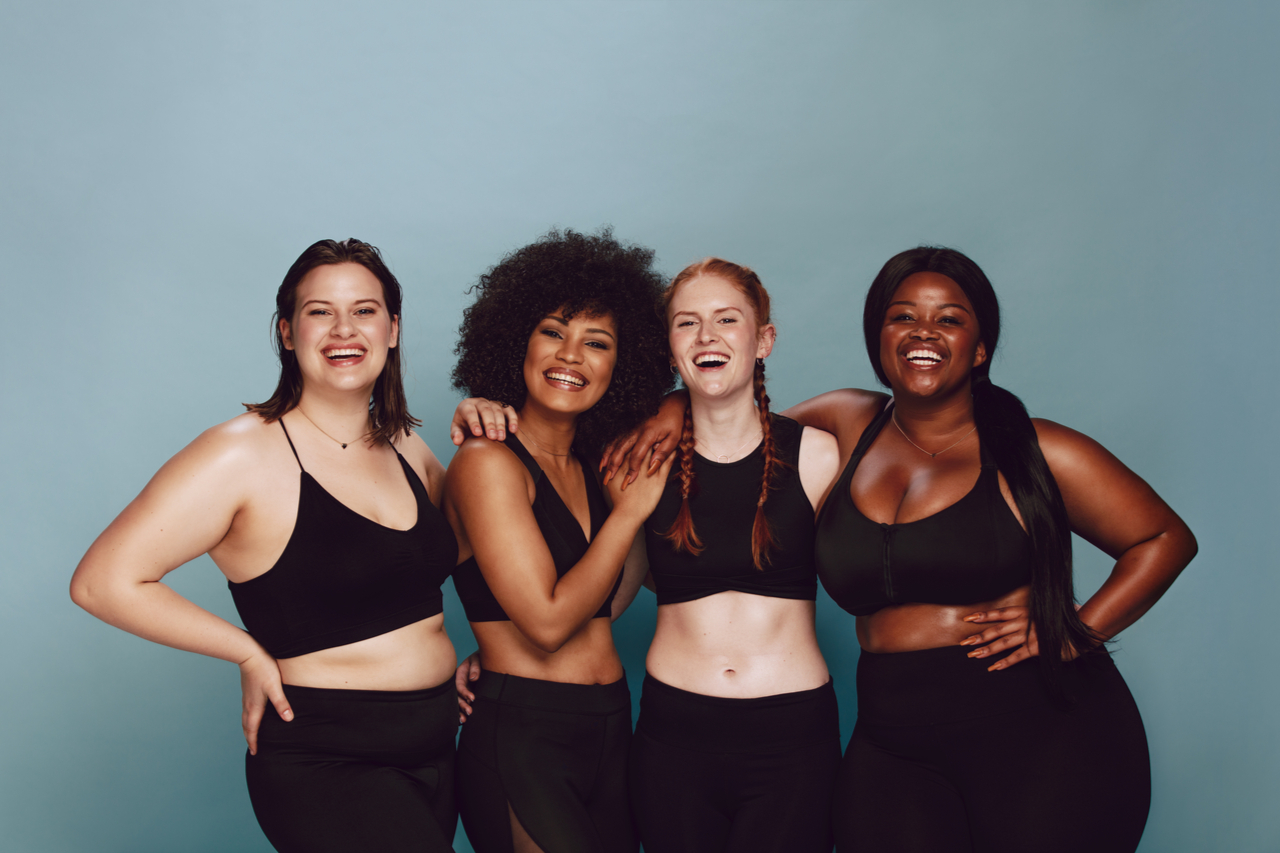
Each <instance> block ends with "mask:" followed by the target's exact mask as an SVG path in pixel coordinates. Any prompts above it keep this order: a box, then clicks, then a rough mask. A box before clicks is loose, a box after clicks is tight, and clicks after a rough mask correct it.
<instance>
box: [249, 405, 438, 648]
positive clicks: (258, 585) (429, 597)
mask: <svg viewBox="0 0 1280 853" xmlns="http://www.w3.org/2000/svg"><path fill="white" fill-rule="evenodd" d="M280 427H281V428H282V429H283V428H284V421H281V422H280ZM284 434H285V438H286V439H288V441H289V448H290V449H291V450H293V455H294V458H295V459H298V450H297V448H295V447H294V446H293V439H291V438H289V430H287V429H285V431H284ZM393 449H394V448H393ZM396 458H397V459H399V460H400V467H401V468H403V469H404V476H405V479H407V480H408V481H409V487H410V488H411V489H413V496H414V498H416V500H417V504H418V520H417V521H416V522H415V523H414V525H413V527H411V528H409V529H408V530H396V529H394V528H391V527H383V526H382V525H381V524H378V523H377V522H376V521H372V520H370V519H368V518H365V517H364V516H363V515H361V514H360V513H358V512H356V511H355V510H353V509H351V508H350V507H348V506H346V505H345V504H343V503H341V502H339V501H338V499H337V498H335V497H334V496H333V495H331V494H329V493H328V492H326V491H325V490H324V487H323V486H321V485H320V484H319V483H318V482H316V480H315V478H314V477H312V476H311V475H310V474H308V473H307V472H306V469H304V468H303V467H302V460H301V459H298V469H299V471H300V473H299V477H300V480H301V482H300V486H299V491H298V515H297V520H296V521H294V524H293V535H291V536H290V537H289V542H288V544H287V545H285V547H284V553H282V554H281V555H280V559H278V560H276V564H275V565H274V566H272V567H271V568H270V569H268V570H267V571H266V572H265V573H264V574H261V575H258V576H257V577H256V578H251V579H250V580H247V581H244V582H243V583H231V582H228V583H227V586H229V587H230V588H231V597H232V599H234V600H235V603H236V610H238V611H239V612H240V619H241V620H242V621H243V622H244V626H245V629H246V630H247V631H248V632H249V633H250V634H251V635H253V638H254V639H255V640H257V641H258V642H259V643H261V644H262V647H263V648H265V649H266V650H267V651H268V652H270V653H271V655H272V656H274V657H277V658H292V657H297V656H298V655H305V654H309V653H311V652H318V651H320V650H321V649H331V648H333V647H334V646H345V645H347V644H348V643H355V642H358V641H360V640H367V639H369V638H370V637H376V636H378V635H380V634H385V633H387V632H388V631H394V630H395V629H397V628H403V627H404V626H405V625H410V624H412V623H414V622H417V621H419V620H422V619H426V618H427V617H429V616H435V615H436V614H437V613H440V612H441V604H442V598H441V595H440V585H441V584H442V583H444V580H445V578H447V577H449V573H450V572H451V571H452V570H453V565H454V563H456V562H457V561H458V540H457V539H456V538H455V537H454V535H453V529H452V528H450V527H449V523H448V522H447V521H445V519H444V516H443V515H442V514H441V513H440V511H439V510H438V509H436V508H435V506H433V505H432V503H431V498H430V496H429V495H428V494H427V490H426V489H425V488H424V487H423V485H422V481H421V480H420V479H418V475H417V474H416V473H414V470H413V469H412V468H411V467H409V463H408V462H405V461H404V457H403V456H401V455H400V452H399V451H396Z"/></svg>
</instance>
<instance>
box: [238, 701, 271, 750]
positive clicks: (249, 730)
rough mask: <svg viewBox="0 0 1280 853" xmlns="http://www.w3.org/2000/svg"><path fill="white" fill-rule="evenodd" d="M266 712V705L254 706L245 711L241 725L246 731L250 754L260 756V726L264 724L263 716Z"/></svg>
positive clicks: (245, 737)
mask: <svg viewBox="0 0 1280 853" xmlns="http://www.w3.org/2000/svg"><path fill="white" fill-rule="evenodd" d="M265 710H266V706H265V705H254V706H252V707H250V708H245V709H244V714H243V715H241V719H240V724H241V727H242V728H243V729H244V739H245V742H246V743H248V744H249V754H250V755H257V754H258V726H259V724H260V723H261V722H262V714H263V712H264V711H265Z"/></svg>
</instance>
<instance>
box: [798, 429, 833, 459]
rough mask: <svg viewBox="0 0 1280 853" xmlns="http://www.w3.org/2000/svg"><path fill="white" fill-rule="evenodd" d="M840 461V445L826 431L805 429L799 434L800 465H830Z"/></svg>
mask: <svg viewBox="0 0 1280 853" xmlns="http://www.w3.org/2000/svg"><path fill="white" fill-rule="evenodd" d="M839 461H840V443H839V442H838V441H836V437H835V436H834V435H832V434H831V433H829V432H827V431H826V430H821V429H817V428H815V427H808V426H807V427H805V428H804V431H803V432H802V433H800V464H801V465H802V466H803V465H805V464H806V463H807V464H810V465H814V464H816V465H826V464H829V465H832V466H834V465H835V464H836V463H837V462H839Z"/></svg>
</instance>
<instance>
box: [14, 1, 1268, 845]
mask: <svg viewBox="0 0 1280 853" xmlns="http://www.w3.org/2000/svg"><path fill="white" fill-rule="evenodd" d="M0 20H2V24H0V75H2V77H0V79H2V80H3V86H0V281H3V302H2V303H0V305H2V308H0V310H2V311H3V316H4V317H5V318H6V320H7V322H6V323H5V328H4V330H3V338H4V340H5V343H4V344H0V347H3V349H4V355H3V356H0V365H3V366H0V383H2V385H3V397H2V399H3V417H0V462H2V464H3V473H2V476H3V485H4V497H3V498H2V499H0V500H2V501H3V512H0V537H2V541H3V555H4V557H3V560H4V568H3V571H2V572H0V648H3V649H4V654H3V658H2V660H3V662H2V663H0V667H2V669H0V685H2V687H0V721H3V728H2V729H0V847H3V849H5V850H10V851H41V853H44V851H49V853H54V851H89V850H91V851H95V853H110V851H130V853H145V851H176V850H182V851H219V853H222V851H237V850H244V851H262V850H266V849H268V848H267V845H266V843H265V841H263V840H262V838H261V836H260V834H259V832H258V829H257V826H256V825H255V823H254V820H253V816H252V813H251V811H250V808H249V803H248V799H247V797H246V795H245V791H244V783H243V779H242V776H241V762H242V758H241V756H242V752H243V743H242V741H241V736H240V730H239V713H238V703H239V690H238V683H237V674H236V671H235V668H234V667H232V666H230V665H228V664H225V663H223V662H220V661H213V660H207V659H201V658H198V657H196V656H194V655H189V654H185V653H181V652H176V651H173V650H170V649H166V648H162V647H159V646H154V645H151V644H149V643H146V642H144V641H142V640H139V639H137V638H134V637H131V636H128V635H126V634H123V633H121V632H119V631H117V630H115V629H114V628H110V627H107V626H106V625H103V624H101V623H99V622H97V621H95V620H94V619H92V618H91V617H89V616H88V615H86V614H84V613H82V612H80V611H79V610H77V609H76V608H75V607H74V606H73V605H72V604H71V602H70V601H69V600H68V598H67V595H66V584H67V580H68V578H69V576H70V573H71V570H72V568H73V567H74V566H75V564H76V561H77V560H78V559H79V557H80V555H81V554H82V553H83V551H84V550H85V548H86V547H88V545H89V543H90V542H91V541H92V539H93V537H94V536H95V535H96V534H97V533H98V531H100V530H101V529H102V528H103V527H104V526H105V525H106V524H107V523H108V522H109V521H110V520H111V518H112V517H113V516H114V515H115V514H116V513H117V512H118V511H119V510H120V509H121V508H122V507H123V506H124V505H125V503H126V502H127V501H128V500H129V499H130V498H131V497H132V496H133V495H134V494H136V493H137V491H138V490H139V489H140V488H141V487H142V485H143V484H144V483H145V482H146V481H147V479H148V477H149V476H150V475H151V474H152V472H154V470H155V469H156V468H158V467H159V466H160V464H161V463H163V462H164V460H165V459H166V458H168V457H169V456H170V455H172V454H173V453H174V452H175V451H177V450H178V449H179V448H180V447H182V446H183V445H184V444H185V443H186V442H188V441H190V440H191V439H192V438H193V437H194V436H195V435H196V434H197V433H198V432H199V431H200V430H202V429H203V428H205V427H207V426H209V425H210V424H213V423H216V422H219V421H222V420H225V419H227V418H230V417H232V416H234V415H235V414H237V413H238V412H239V411H241V410H240V407H239V403H241V402H242V401H255V400H261V399H263V398H264V397H266V396H267V395H268V394H269V392H270V390H271V388H272V387H273V383H274V370H275V368H274V361H273V357H272V355H271V353H270V350H269V346H268V337H267V333H268V317H269V315H270V313H271V309H272V294H273V292H274V289H275V287H276V285H277V284H278V283H279V280H280V278H281V276H282V275H283V273H284V271H285V269H286V268H287V267H288V265H289V264H290V262H291V261H292V260H293V258H294V257H295V256H296V255H297V254H298V252H300V251H301V250H302V248H304V247H305V246H306V245H308V244H309V243H311V242H312V241H313V240H315V239H318V238H320V237H338V238H340V237H347V236H358V237H361V238H363V239H366V240H369V241H371V242H373V243H375V244H377V245H378V246H380V247H381V248H382V249H383V250H384V252H385V253H386V255H387V257H388V259H389V260H390V263H391V265H392V267H393V269H394V270H395V271H396V272H397V274H398V275H399V276H400V279H401V281H402V282H404V284H405V286H406V289H407V295H406V307H405V317H404V321H405V343H406V352H407V356H408V360H409V365H410V370H409V375H408V383H409V393H410V400H411V403H412V406H413V410H414V411H415V412H416V413H417V414H418V415H420V416H421V417H422V418H423V419H424V421H425V424H424V427H423V435H424V436H425V437H426V439H427V441H428V442H429V443H430V444H431V445H432V447H433V448H435V449H436V451H437V453H440V454H441V455H442V456H443V457H445V458H447V457H448V456H449V455H450V451H451V449H452V448H451V446H450V445H449V442H448V439H447V435H446V432H445V425H446V423H447V419H448V416H449V414H450V412H451V411H452V409H453V405H454V401H455V396H454V394H453V393H452V392H451V391H450V390H449V388H448V387H447V374H448V370H449V368H450V365H451V352H450V351H451V348H452V346H453V341H454V335H455V330H456V328H457V323H458V319H459V314H460V311H461V308H462V306H463V305H464V303H465V301H466V297H465V296H464V293H463V291H464V289H465V288H466V287H467V286H468V285H469V284H470V283H471V281H472V280H473V279H474V278H475V276H476V275H477V274H478V273H479V272H480V271H481V270H482V269H483V268H484V267H485V266H487V265H488V264H490V263H492V262H493V261H495V260H496V259H497V258H498V257H499V256H500V255H501V254H502V253H503V252H505V251H507V250H509V249H511V248H514V247H515V246H517V245H520V244H522V243H524V242H527V241H528V240H530V239H532V238H534V237H536V236H537V235H539V234H540V233H542V232H543V231H545V230H546V229H547V228H548V227H550V226H552V225H560V226H571V227H575V228H582V229H592V228H595V227H596V226H598V225H600V224H602V223H612V224H613V225H614V226H615V228H616V232H617V234H618V235H619V236H621V237H624V238H628V239H632V240H636V241H639V242H642V243H645V244H647V245H649V246H652V247H653V248H654V249H656V250H657V252H658V255H659V259H660V263H661V265H662V267H663V268H664V269H665V270H667V271H668V272H675V271H677V270H679V269H680V268H681V267H683V266H684V265H685V264H686V263H688V262H690V261H692V260H695V259H697V258H699V257H702V256H704V255H708V254H718V255H722V256H725V257H728V258H732V259H734V260H737V261H741V262H743V263H747V264H750V265H751V266H753V267H755V268H756V269H757V270H758V271H759V272H760V273H761V275H762V277H763V279H764V281H765V283H766V284H767V285H768V286H769V287H770V289H771V291H772V293H773V295H774V299H775V304H776V305H777V314H776V316H777V322H778V326H779V331H780V338H779V345H778V347H777V349H776V350H775V355H774V358H773V360H772V361H771V362H770V376H771V391H772V392H773V397H774V398H775V402H777V403H780V404H782V405H786V404H788V403H791V402H795V401H798V400H800V399H803V398H805V397H807V396H810V395H812V394H815V393H818V392H821V391H824V390H828V389H830V388H833V387H843V386H849V385H860V386H867V387H871V384H872V383H873V382H874V379H873V377H872V375H871V372H870V370H869V369H868V367H867V365H866V357H865V355H864V353H863V351H862V344H861V341H860V336H859V332H858V317H859V311H860V304H861V296H862V293H863V292H864V290H865V288H866V285H867V284H868V283H869V281H870V279H871V278H872V276H873V275H874V274H875V272H876V270H877V269H878V268H879V266H880V264H881V263H883V261H884V260H885V259H886V258H888V257H889V256H890V255H892V254H893V253H895V252H897V251H899V250H901V249H903V248H906V247H909V246H912V245H916V244H918V243H921V242H930V243H941V244H946V245H950V246H955V247H958V248H960V249H963V250H964V251H966V252H968V253H969V254H971V255H972V257H974V258H975V259H976V260H977V261H978V262H979V263H980V264H981V265H982V266H983V267H984V268H985V269H986V270H987V272H988V273H989V274H990V276H991V278H992V279H993V281H994V282H995V284H996V287H997V289H998V291H999V292H1000V294H1001V296H1002V298H1003V300H1004V304H1005V306H1006V310H1007V312H1008V323H1007V337H1006V338H1005V341H1004V346H1003V347H1002V353H1001V355H1000V356H999V357H998V359H997V361H996V364H995V369H994V371H993V374H994V377H995V378H996V380H997V381H998V382H1000V383H1001V384H1004V385H1006V386H1007V387H1009V388H1011V389H1013V390H1015V391H1016V392H1018V393H1020V394H1021V395H1022V396H1023V398H1024V399H1025V400H1026V402H1027V403H1028V405H1029V407H1030V408H1031V409H1032V411H1033V413H1034V414H1037V415H1040V416H1044V417H1048V418H1052V419H1055V420H1060V421H1062V422H1065V423H1067V424H1070V425H1072V426H1074V427H1076V428H1078V429H1081V430H1083V431H1084V432H1086V433H1088V434H1090V435H1092V436H1094V437H1095V438H1097V439H1099V440H1100V441H1102V442H1103V443H1104V444H1105V445H1107V446H1108V447H1109V448H1111V449H1112V450H1113V451H1114V452H1116V453H1117V454H1118V455H1119V456H1120V457H1121V458H1122V459H1124V460H1125V461H1126V462H1127V463H1129V464H1130V465H1131V466H1132V467H1133V468H1134V469H1136V470H1137V471H1138V472H1139V473H1141V474H1142V475H1143V476H1145V477H1146V478H1147V479H1148V480H1150V481H1151V482H1152V483H1153V485H1154V486H1155V487H1156V488H1157V489H1158V490H1159V491H1160V492H1161V493H1162V494H1163V495H1164V496H1165V497H1166V498H1167V499H1168V500H1169V502H1170V503H1171V504H1173V505H1174V507H1175V508H1177V509H1178V510H1179V511H1180V512H1181V513H1182V514H1183V516H1184V517H1185V518H1186V519H1187V521H1188V522H1189V523H1190V524H1191V526H1192V527H1193V528H1194V529H1195V531H1196V533H1197V534H1198V535H1199V537H1200V542H1201V555H1200V557H1199V558H1198V559H1197V560H1196V562H1195V563H1194V564H1193V565H1192V567H1191V569H1190V570H1189V571H1188V573H1187V574H1186V576H1185V577H1184V578H1183V579H1182V580H1180V581H1179V582H1178V584H1177V585H1176V586H1175V587H1174V588H1173V590H1172V591H1171V592H1170V593H1169V594H1168V595H1167V596H1166V597H1165V599H1164V600H1163V601H1162V602H1161V603H1160V604H1159V606H1157V607H1156V608H1155V610H1154V611H1152V613H1150V614H1149V615H1148V616H1146V617H1145V618H1144V619H1143V620H1142V621H1141V622H1139V623H1138V624H1137V625H1136V626H1134V627H1133V628H1131V629H1130V630H1129V631H1128V632H1126V633H1125V634H1124V635H1123V637H1122V639H1121V642H1120V643H1119V650H1118V653H1117V659H1118V661H1119V664H1120V666H1121V669H1122V671H1123V672H1124V673H1125V675H1126V677H1127V678H1128V679H1129V683H1130V684H1131V686H1132V688H1133V691H1134V693H1135V694H1136V696H1137V698H1138V701H1139V704H1140V706H1141V708H1142V710H1143V714H1144V716H1145V719H1146V722H1147V727H1148V732H1149V736H1150V741H1151V753H1152V764H1153V771H1154V783H1155V785H1154V790H1155V800H1154V804H1153V807H1152V812H1151V821H1150V824H1149V826H1148V830H1147V835H1146V840H1145V842H1144V844H1143V848H1142V849H1143V850H1144V851H1147V853H1157V851H1160V852H1161V853H1162V851H1197V853H1199V851H1230V853H1248V851H1274V850H1276V849H1280V821H1278V820H1277V818H1276V816H1275V815H1276V812H1275V797H1276V791H1277V790H1280V770H1278V768H1280V734H1277V731H1276V727H1275V725H1274V720H1275V706H1276V700H1277V699H1278V698H1280V696H1278V693H1280V690H1278V689H1277V681H1276V671H1277V670H1276V664H1275V661H1274V657H1273V655H1272V653H1271V650H1272V648H1274V642H1273V640H1272V633H1273V631H1272V626H1273V624H1274V616H1275V614H1276V610H1277V607H1280V594H1278V592H1280V589H1278V587H1280V573H1278V572H1277V561H1276V559H1275V558H1274V557H1273V555H1272V551H1273V548H1274V542H1275V526H1276V523H1277V509H1278V508H1280V500H1278V497H1280V491H1278V487H1277V483H1280V453H1277V451H1276V431H1275V424H1276V416H1277V413H1278V410H1277V406H1276V403H1275V400H1274V395H1275V393H1276V389H1277V388H1278V387H1280V384H1278V383H1277V382H1276V378H1275V373H1276V370H1275V362H1276V334H1275V333H1276V327H1277V322H1278V320H1280V299H1278V298H1277V296H1276V292H1277V288H1276V286H1275V283H1274V277H1275V274H1276V270H1275V267H1276V265H1275V263H1274V261H1273V258H1274V254H1275V253H1274V247H1275V244H1276V238H1277V216H1276V197H1277V193H1278V191H1280V180H1277V178H1278V174H1277V173H1278V170H1277V165H1276V156H1275V148H1276V142H1277V139H1280V127H1278V122H1277V105H1278V104H1280V98H1278V96H1280V85H1278V83H1280V73H1277V62H1276V59H1275V55H1276V48H1275V43H1276V33H1277V28H1278V27H1280V6H1276V5H1275V4H1268V3H1240V2H1219V3H1213V4H1209V3H1198V4H1195V3H1185V2H1162V3H1154V2H1128V3H1110V2H1073V3H1057V4H1030V3H1026V4H1016V3H998V4H988V3H952V2H915V3H889V2H884V3H845V2H813V3H810V2H770V3H760V2H733V3H717V2H699V3H687V2H686V3H667V2H607V3H606V2H588V3H566V2H547V3H528V2H506V3H468V4H462V3H450V4H429V5H428V4H422V3H416V2H388V3H373V4H365V5H357V4H339V3H332V2H309V3H302V2H299V3H275V4H259V3H248V2H235V3H233V2H225V3H202V4H192V3H158V2H157V3H127V2H115V3H92V2H78V3H59V2H35V0H10V2H7V3H5V4H4V7H3V13H2V14H0ZM1268 542H1271V543H1273V545H1271V546H1268V545H1267V543H1268ZM1079 554H1080V556H1079V565H1080V572H1079V575H1080V581H1079V583H1080V587H1081V591H1082V593H1086V594H1087V593H1088V592H1090V591H1092V589H1093V588H1094V587H1096V586H1097V584H1098V583H1099V582H1100V579H1101V578H1102V577H1103V576H1104V575H1105V572H1106V571H1107V565H1106V561H1105V560H1104V559H1103V558H1102V556H1101V555H1099V554H1097V553H1096V552H1091V551H1090V549H1089V548H1088V547H1087V546H1082V547H1081V548H1080V549H1079ZM170 578H171V580H172V583H173V585H174V586H175V587H177V588H178V589H179V590H180V591H181V592H182V593H184V594H186V595H188V596H190V597H191V598H193V599H194V600H196V601H197V602H199V603H200V604H202V605H203V606H205V607H207V608H209V609H211V610H213V611H215V612H217V613H220V614H223V615H225V616H227V617H229V618H234V616H233V612H232V608H231V602H230V598H229V596H228V594H227V592H226V589H225V586H224V584H223V582H222V580H221V577H220V575H219V574H218V573H217V571H216V570H215V569H214V567H213V565H212V564H211V563H210V562H209V561H208V559H207V558H201V559H200V560H197V561H196V562H195V564H194V565H191V566H188V567H185V568H183V569H181V570H179V571H177V572H175V573H174V574H172V575H171V576H170ZM448 600H449V603H450V604H449V609H448V610H447V613H446V618H447V622H448V625H449V629H450V631H451V633H452V634H453V637H454V639H455V642H456V644H457V646H458V648H459V651H461V652H463V653H465V652H467V651H469V650H470V648H471V638H470V637H469V635H468V632H467V627H466V622H465V621H464V620H463V618H462V613H461V611H460V609H459V608H458V607H457V605H456V599H454V598H453V596H452V591H451V589H450V592H449V599H448ZM653 609H654V605H653V600H652V596H650V595H648V594H647V593H642V596H641V598H640V600H639V601H638V603H637V605H636V606H635V607H634V608H633V609H632V611H631V612H629V613H628V614H627V615H626V616H625V617H624V618H623V620H622V621H621V622H620V623H619V626H618V632H617V633H618V636H619V645H620V646H621V647H622V649H623V650H624V654H625V656H626V661H627V665H628V668H629V672H630V676H631V678H632V680H633V683H635V682H636V681H637V679H638V677H639V676H640V674H641V673H642V670H643V652H644V648H645V646H646V644H647V641H648V639H649V636H650V632H651V630H652V623H653ZM819 633H820V636H821V640H822V645H823V649H824V650H825V651H826V653H827V655H828V659H829V661H830V663H831V666H832V668H833V670H834V672H835V675H836V679H837V684H838V685H839V686H840V687H841V691H842V692H841V698H842V703H843V728H844V732H845V734H846V735H847V734H848V732H849V730H850V728H851V726H852V722H853V719H854V714H855V710H856V709H855V701H854V696H853V692H852V685H853V667H854V663H855V661H856V657H857V651H856V642H855V639H854V634H853V626H852V620H850V619H849V618H847V617H846V616H844V615H843V614H842V613H840V612H839V611H838V610H837V609H836V608H835V607H834V606H833V605H832V604H831V602H830V601H829V600H826V599H825V598H824V599H823V600H822V602H821V603H820V607H819ZM992 758H993V760H995V761H1001V760H1005V759H1007V758H1009V757H1008V756H998V755H993V756H992ZM999 778H1001V779H1007V778H1008V777H1007V774H1002V775H1001V776H1000V777H999ZM1099 783H1100V784H1104V785H1105V784H1106V779H1105V775H1103V776H1102V777H1101V778H1100V780H1099ZM999 792H1000V788H999V783H993V788H992V795H993V796H996V797H998V796H999ZM458 846H459V850H466V849H469V848H468V847H466V845H465V842H463V841H462V840H461V833H460V834H459V845H458Z"/></svg>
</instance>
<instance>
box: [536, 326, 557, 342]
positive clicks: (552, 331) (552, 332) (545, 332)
mask: <svg viewBox="0 0 1280 853" xmlns="http://www.w3.org/2000/svg"><path fill="white" fill-rule="evenodd" d="M538 334H540V335H546V336H547V337H549V338H555V339H557V340H559V339H560V338H561V337H562V335H561V334H560V333H559V332H557V331H556V330H555V329H550V328H548V329H543V330H541V331H540V332H538Z"/></svg>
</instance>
